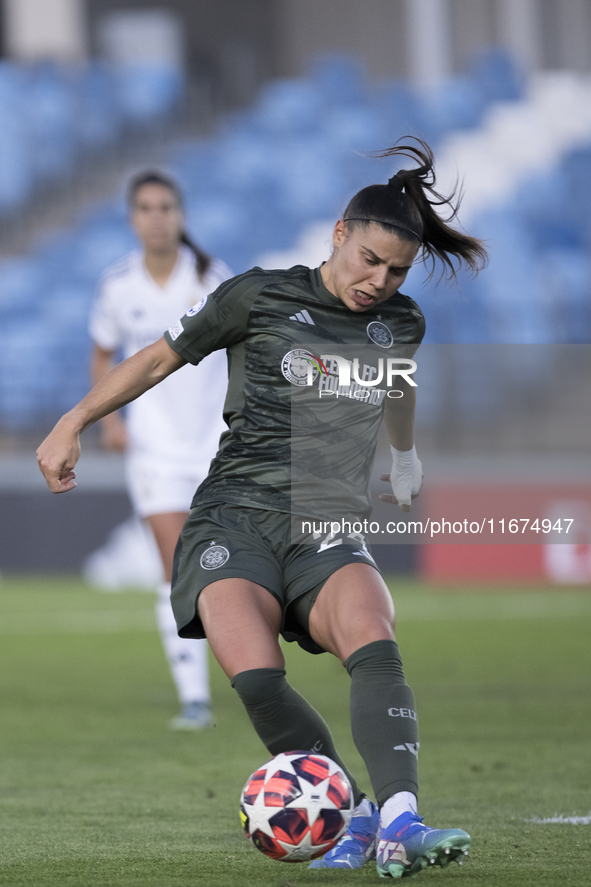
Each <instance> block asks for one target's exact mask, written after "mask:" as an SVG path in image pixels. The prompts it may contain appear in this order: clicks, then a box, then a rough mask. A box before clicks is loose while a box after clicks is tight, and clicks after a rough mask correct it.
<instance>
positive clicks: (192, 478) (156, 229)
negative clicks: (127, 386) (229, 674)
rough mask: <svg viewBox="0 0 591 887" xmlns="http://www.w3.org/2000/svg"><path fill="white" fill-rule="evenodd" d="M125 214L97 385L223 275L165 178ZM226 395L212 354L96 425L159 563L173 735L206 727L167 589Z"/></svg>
mask: <svg viewBox="0 0 591 887" xmlns="http://www.w3.org/2000/svg"><path fill="white" fill-rule="evenodd" d="M129 205H130V211H131V224H132V226H133V228H134V230H135V232H136V234H137V236H138V238H139V240H140V242H141V244H142V249H141V250H138V251H136V252H133V253H131V254H130V255H128V256H126V257H125V258H124V259H122V260H121V261H120V262H119V263H118V264H117V265H115V266H114V267H113V268H110V269H109V270H108V271H107V272H106V273H105V275H104V276H103V280H102V283H101V287H100V291H99V295H98V299H97V301H96V304H95V307H94V310H93V313H92V316H91V319H90V335H91V338H92V340H93V342H94V349H93V356H92V375H93V381H94V383H95V384H96V383H97V382H99V381H100V380H101V379H102V378H103V376H105V375H106V374H107V373H108V372H109V370H110V369H111V368H112V366H113V361H114V359H115V357H116V354H117V352H118V351H119V350H120V349H122V350H123V353H124V355H125V356H126V357H129V356H131V355H132V354H135V353H136V352H137V351H139V350H140V349H141V348H144V347H145V346H146V345H151V344H152V343H153V342H156V340H157V339H159V338H160V337H161V336H162V330H163V329H166V328H167V327H168V326H169V325H170V324H171V323H173V322H174V321H175V320H176V319H177V317H179V316H180V315H182V314H184V313H185V312H186V311H187V310H188V309H189V308H190V307H191V306H192V305H195V304H196V303H198V302H199V300H200V299H202V298H205V297H206V296H207V295H208V293H210V292H212V291H213V290H215V289H217V287H218V286H219V285H220V283H222V282H223V281H224V280H227V279H228V278H229V277H230V276H231V272H230V270H229V269H228V268H227V266H226V265H224V263H223V262H220V261H214V260H212V259H211V258H210V257H209V256H208V255H206V254H205V253H204V252H203V251H202V250H201V249H199V247H197V246H196V245H195V244H194V243H193V242H192V241H191V240H190V239H189V237H188V236H187V234H186V233H185V219H184V215H183V207H182V195H181V192H180V189H179V187H178V185H177V184H176V183H175V182H174V181H173V180H172V179H170V178H169V177H168V176H164V175H162V174H161V173H159V172H153V171H151V172H145V173H140V174H139V175H137V176H135V177H134V178H133V180H132V181H131V184H130V187H129ZM226 387H227V360H226V355H225V354H224V352H223V351H219V352H217V353H216V354H215V355H213V354H212V355H211V356H210V357H208V358H207V360H206V361H204V363H203V364H202V365H201V366H200V367H199V368H195V367H187V368H186V369H183V370H181V371H180V372H179V373H175V375H174V376H170V377H169V378H168V379H166V381H165V382H163V384H162V385H160V386H159V387H158V388H155V389H153V390H152V391H150V392H147V393H146V394H144V395H143V397H141V398H140V399H139V400H136V401H134V403H133V404H131V405H130V407H129V409H128V411H127V417H126V420H125V421H124V420H123V419H122V417H121V415H120V414H119V413H111V414H110V415H108V416H105V417H104V418H103V420H102V443H103V445H104V446H105V447H106V449H108V450H114V451H118V452H125V453H126V469H127V483H128V491H129V495H130V498H131V501H132V504H133V507H134V511H135V512H136V514H138V515H139V517H141V518H142V519H145V520H146V521H147V522H148V524H149V526H150V528H151V530H152V533H153V535H154V538H155V540H156V544H157V546H158V550H159V552H160V557H161V560H162V569H163V581H162V582H161V583H160V585H159V588H158V600H157V604H156V617H157V623H158V627H159V630H160V635H161V638H162V642H163V645H164V650H165V653H166V656H167V659H168V662H169V665H170V669H171V672H172V676H173V679H174V682H175V685H176V688H177V692H178V695H179V699H180V702H181V706H182V711H181V714H180V716H179V717H177V718H174V719H173V720H172V721H171V726H172V727H173V728H174V729H199V728H201V727H204V726H206V725H207V724H209V723H210V722H211V711H210V693H209V677H208V668H207V642H206V641H205V640H189V639H186V638H180V637H179V636H178V634H177V629H176V624H175V621H174V616H173V613H172V608H171V605H170V580H171V576H172V560H173V555H174V548H175V545H176V542H177V539H178V537H179V534H180V532H181V529H182V526H183V524H184V522H185V520H186V518H187V515H188V513H189V506H190V504H191V499H192V498H193V494H194V492H195V489H196V488H197V486H198V485H199V484H200V483H201V481H202V480H203V479H204V478H205V477H206V475H207V472H208V470H209V464H210V462H211V460H212V458H213V457H214V455H215V453H216V450H217V446H218V443H219V439H220V435H221V433H222V431H223V430H224V429H225V425H224V422H223V419H222V406H223V403H224V398H225V396H226ZM187 401H190V402H191V404H192V409H190V410H187V409H186V403H187Z"/></svg>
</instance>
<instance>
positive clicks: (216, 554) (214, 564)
mask: <svg viewBox="0 0 591 887" xmlns="http://www.w3.org/2000/svg"><path fill="white" fill-rule="evenodd" d="M229 557H230V552H229V551H228V549H227V548H225V547H224V546H223V545H216V544H215V542H212V543H211V544H210V546H209V548H206V549H205V551H204V552H203V554H202V555H201V559H200V560H199V563H200V564H201V566H202V567H203V569H204V570H217V569H219V567H223V566H224V564H225V563H226V561H227V560H228V558H229Z"/></svg>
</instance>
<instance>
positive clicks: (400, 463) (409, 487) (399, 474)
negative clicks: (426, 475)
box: [390, 444, 423, 505]
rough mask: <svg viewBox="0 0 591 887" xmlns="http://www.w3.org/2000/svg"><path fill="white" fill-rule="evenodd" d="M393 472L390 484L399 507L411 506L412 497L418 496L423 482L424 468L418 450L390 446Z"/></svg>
mask: <svg viewBox="0 0 591 887" xmlns="http://www.w3.org/2000/svg"><path fill="white" fill-rule="evenodd" d="M390 451H391V453H392V471H391V472H390V483H391V484H392V492H393V493H394V495H395V496H396V499H397V500H398V504H399V505H410V500H411V496H416V495H417V493H418V492H419V490H420V489H421V484H422V482H423V466H422V465H421V460H420V459H419V457H418V456H417V451H416V448H415V447H413V448H412V450H397V449H396V448H395V447H393V446H392V444H390Z"/></svg>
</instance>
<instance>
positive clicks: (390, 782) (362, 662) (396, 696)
mask: <svg viewBox="0 0 591 887" xmlns="http://www.w3.org/2000/svg"><path fill="white" fill-rule="evenodd" d="M345 665H346V667H347V671H348V672H349V674H350V675H351V728H352V732H353V739H354V741H355V745H356V746H357V748H358V750H359V754H360V755H361V757H362V758H363V760H364V761H365V766H366V767H367V771H368V773H369V778H370V779H371V784H372V786H373V790H374V792H375V796H376V801H377V802H378V806H379V807H381V806H382V804H383V803H384V802H385V801H387V800H388V798H389V797H391V796H392V795H393V794H394V793H395V792H404V791H407V792H414V794H415V795H416V794H417V793H418V777H417V756H418V752H419V732H418V724H417V715H416V711H415V700H414V696H413V693H412V690H411V689H410V687H408V686H407V685H406V681H405V679H404V672H403V671H402V662H401V660H400V655H399V653H398V645H397V644H396V642H395V641H374V643H372V644H366V646H365V647H361V648H360V649H359V650H356V651H355V653H353V655H352V656H349V658H348V659H347V662H346V663H345Z"/></svg>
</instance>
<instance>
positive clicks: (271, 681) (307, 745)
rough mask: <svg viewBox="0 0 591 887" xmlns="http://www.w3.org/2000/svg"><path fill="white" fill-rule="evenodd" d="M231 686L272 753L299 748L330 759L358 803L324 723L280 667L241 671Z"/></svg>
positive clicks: (359, 795) (360, 794)
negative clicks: (292, 685)
mask: <svg viewBox="0 0 591 887" xmlns="http://www.w3.org/2000/svg"><path fill="white" fill-rule="evenodd" d="M232 686H233V687H234V689H235V690H236V692H237V693H238V695H239V696H240V699H241V700H242V702H243V703H244V706H245V708H246V711H247V712H248V716H249V718H250V720H251V721H252V725H253V727H254V729H255V730H256V731H257V733H258V736H259V738H260V739H261V741H262V742H263V744H264V745H265V747H266V748H267V750H268V751H269V752H270V753H271V754H272V755H278V754H281V752H288V751H298V750H299V749H302V750H303V751H312V752H317V753H318V754H322V755H326V756H327V757H328V758H332V760H333V761H335V762H336V763H337V764H338V765H339V767H341V768H342V770H343V771H344V773H345V774H346V775H347V777H348V778H349V782H350V783H351V786H352V788H353V797H354V799H355V806H357V804H359V803H360V802H361V800H362V798H363V797H364V794H363V792H361V791H360V790H359V786H358V785H357V783H356V782H355V780H354V779H353V777H352V776H351V774H350V773H349V771H348V770H347V768H346V767H345V765H344V763H343V762H342V760H341V758H340V757H339V754H338V752H337V750H336V748H335V746H334V742H333V739H332V736H331V735H330V731H329V729H328V726H327V725H326V723H325V722H324V720H323V719H322V718H321V717H320V715H319V714H318V712H317V711H316V710H315V709H313V708H312V706H311V705H310V703H309V702H306V700H305V699H304V697H303V696H300V694H299V693H298V692H296V690H294V689H293V687H290V686H289V684H288V683H287V681H286V680H285V671H284V670H283V669H282V668H253V669H250V670H249V671H241V672H240V674H237V675H236V676H235V677H234V679H233V680H232Z"/></svg>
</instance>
